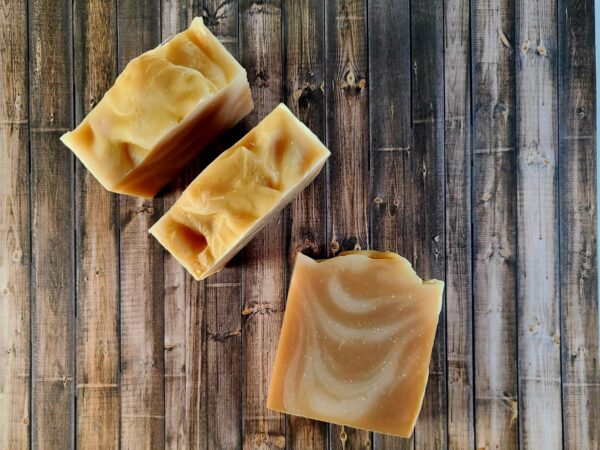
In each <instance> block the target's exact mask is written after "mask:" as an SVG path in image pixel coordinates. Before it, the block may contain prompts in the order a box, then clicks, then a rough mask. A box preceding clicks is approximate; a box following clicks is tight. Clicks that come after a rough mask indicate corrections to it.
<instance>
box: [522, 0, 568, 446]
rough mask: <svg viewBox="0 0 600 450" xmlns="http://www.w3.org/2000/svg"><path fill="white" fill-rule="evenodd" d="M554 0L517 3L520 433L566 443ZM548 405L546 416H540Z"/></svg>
mask: <svg viewBox="0 0 600 450" xmlns="http://www.w3.org/2000/svg"><path fill="white" fill-rule="evenodd" d="M548 11H556V1H555V0H542V1H539V2H528V1H526V0H517V1H516V27H515V28H516V32H515V51H516V55H517V56H516V93H517V96H516V117H517V127H516V132H517V136H516V148H517V229H518V237H517V242H518V251H517V254H518V259H517V267H518V288H517V292H518V298H517V301H518V308H517V315H518V336H519V342H518V353H519V354H518V358H519V412H520V414H519V418H520V423H519V439H520V445H521V447H522V448H532V447H542V448H544V449H556V448H561V447H562V426H561V425H562V417H561V391H560V323H559V306H560V305H559V298H558V294H559V293H558V220H557V219H558V205H557V194H558V190H557V188H558V183H557V181H558V179H557V171H556V164H557V141H558V116H557V112H558V111H557V71H556V69H557V65H556V58H557V35H556V33H557V23H556V15H555V14H548ZM540 411H544V414H540Z"/></svg>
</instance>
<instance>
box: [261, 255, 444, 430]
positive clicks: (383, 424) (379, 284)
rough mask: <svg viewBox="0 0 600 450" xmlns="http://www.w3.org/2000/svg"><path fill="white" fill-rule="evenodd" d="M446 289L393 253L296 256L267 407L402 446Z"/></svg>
mask: <svg viewBox="0 0 600 450" xmlns="http://www.w3.org/2000/svg"><path fill="white" fill-rule="evenodd" d="M443 290H444V283H443V282H441V281H437V280H430V281H423V280H421V278H419V277H418V276H417V274H416V273H415V271H414V270H413V268H412V266H411V264H410V263H409V262H408V261H407V260H406V259H404V258H402V257H401V256H399V255H397V254H396V253H389V252H373V251H355V252H344V253H342V254H341V255H340V256H338V257H335V258H332V259H327V260H322V261H314V260H312V259H311V258H309V257H308V256H305V255H303V254H301V253H299V254H298V255H297V257H296V264H295V267H294V271H293V274H292V279H291V282H290V290H289V294H288V300H287V306H286V310H285V316H284V320H283V328H282V330H281V337H280V339H279V345H278V348H277V355H276V358H275V365H274V368H273V375H272V378H271V385H270V389H269V397H268V401H267V407H268V408H270V409H273V410H276V411H280V412H284V413H287V414H293V415H296V416H303V417H308V418H310V419H316V420H322V421H326V422H332V423H336V424H339V425H348V426H351V427H354V428H361V429H364V430H370V431H376V432H379V433H387V434H393V435H397V436H402V437H409V436H410V435H411V434H412V431H413V428H414V426H415V423H416V420H417V417H418V415H419V411H420V409H421V404H422V402H423V395H424V393H425V386H426V385H427V378H428V375H429V361H430V359H431V350H432V347H433V341H434V337H435V330H436V327H437V323H438V317H439V314H440V310H441V307H442V293H443Z"/></svg>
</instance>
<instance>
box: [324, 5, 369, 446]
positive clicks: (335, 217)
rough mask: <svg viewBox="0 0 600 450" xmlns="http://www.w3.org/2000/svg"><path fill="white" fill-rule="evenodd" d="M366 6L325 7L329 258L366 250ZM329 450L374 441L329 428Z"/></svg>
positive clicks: (355, 432)
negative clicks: (348, 252)
mask: <svg viewBox="0 0 600 450" xmlns="http://www.w3.org/2000/svg"><path fill="white" fill-rule="evenodd" d="M366 14H367V11H366V2H365V1H362V0H336V1H331V2H326V3H325V23H326V25H325V29H326V38H325V39H326V53H325V55H326V58H327V65H326V83H325V96H326V101H327V122H326V125H327V142H326V145H327V147H328V148H329V149H330V150H331V157H330V159H329V166H328V169H329V185H330V186H332V187H333V186H335V187H334V188H333V189H330V190H329V198H328V200H329V207H328V236H329V239H330V240H331V254H330V255H329V256H335V255H336V254H337V253H338V252H339V251H343V250H355V249H361V248H362V249H367V248H369V231H368V224H369V218H368V209H367V204H368V192H369V181H368V169H369V127H368V123H369V122H368V120H369V116H368V114H369V109H368V107H369V103H368V89H367V82H368V79H367V78H368V76H367V75H368V57H367V51H368V50H367V17H366ZM329 435H330V438H329V445H330V448H331V449H339V448H345V449H348V450H351V449H358V448H365V447H366V448H370V447H371V442H372V435H371V433H369V432H365V431H361V430H355V429H352V428H350V427H344V428H342V427H340V426H338V425H330V427H329Z"/></svg>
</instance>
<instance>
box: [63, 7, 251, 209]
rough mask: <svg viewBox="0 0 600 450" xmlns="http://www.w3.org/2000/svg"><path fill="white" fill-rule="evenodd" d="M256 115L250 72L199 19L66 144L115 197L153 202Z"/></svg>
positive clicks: (132, 66) (117, 88) (136, 62)
mask: <svg viewBox="0 0 600 450" xmlns="http://www.w3.org/2000/svg"><path fill="white" fill-rule="evenodd" d="M253 108H254V105H253V103H252V98H251V96H250V87H249V85H248V80H247V77H246V71H245V70H244V68H243V67H242V66H241V65H240V64H239V63H238V62H237V61H236V60H235V58H234V57H233V56H232V55H231V54H230V53H229V52H227V50H226V49H225V47H223V45H221V43H220V42H219V41H218V40H217V38H216V37H215V36H214V35H213V34H212V33H211V32H210V31H209V30H208V28H206V26H204V23H203V22H202V19H200V18H195V19H194V20H193V21H192V24H191V26H190V27H189V28H188V29H187V30H185V31H183V32H182V33H179V34H177V35H175V36H174V37H172V38H171V39H170V40H168V41H167V42H165V43H164V44H162V45H160V46H158V47H157V48H155V49H153V50H150V51H148V52H146V53H144V54H142V55H141V56H138V57H137V58H135V59H133V60H132V61H130V62H129V64H127V67H125V70H123V72H122V73H121V75H119V77H118V78H117V80H116V81H115V84H114V85H113V86H112V87H111V88H110V89H109V90H108V92H106V94H105V96H104V98H103V99H102V100H101V101H100V102H99V103H98V104H97V105H96V107H95V108H94V109H93V110H92V111H91V112H90V113H89V114H88V115H87V117H86V118H85V119H83V121H82V122H81V124H79V126H78V127H77V128H76V129H75V130H74V131H72V132H69V133H66V134H64V135H63V136H62V138H61V140H62V141H63V143H64V144H65V145H67V147H69V148H70V149H71V150H72V151H73V152H74V153H75V154H76V155H77V157H78V158H79V159H80V160H81V162H82V163H83V164H84V165H85V167H87V169H88V170H89V171H90V172H91V173H92V174H93V175H94V176H95V177H96V178H97V179H98V181H99V182H100V183H101V184H102V185H103V186H104V187H105V188H106V189H108V190H109V191H112V192H117V193H121V194H129V195H137V196H141V197H153V196H154V195H155V194H156V193H157V192H158V191H159V190H160V189H161V188H162V187H164V186H165V185H166V184H167V183H168V182H169V181H170V180H172V179H173V178H174V177H175V176H176V175H177V173H178V172H179V171H181V169H182V168H183V167H185V166H186V164H188V163H189V162H190V161H191V160H192V159H193V158H194V157H196V156H197V155H198V153H199V152H200V151H201V150H202V149H203V148H204V147H205V146H206V145H207V144H208V143H209V142H210V141H211V140H212V139H214V138H215V137H216V136H217V135H218V134H220V133H222V132H223V131H225V130H227V129H229V128H231V127H232V126H233V125H235V124H236V123H237V122H239V121H240V120H241V119H242V118H243V117H244V116H246V115H247V114H248V113H249V112H250V111H252V109H253Z"/></svg>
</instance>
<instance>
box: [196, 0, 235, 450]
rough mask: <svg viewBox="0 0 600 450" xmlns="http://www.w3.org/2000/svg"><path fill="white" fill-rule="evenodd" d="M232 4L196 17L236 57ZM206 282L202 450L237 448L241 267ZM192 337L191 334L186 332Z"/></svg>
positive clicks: (215, 4)
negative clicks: (204, 443) (205, 440)
mask: <svg viewBox="0 0 600 450" xmlns="http://www.w3.org/2000/svg"><path fill="white" fill-rule="evenodd" d="M238 15H239V5H238V2H237V1H235V0H234V1H232V0H229V1H227V2H223V1H222V0H211V1H206V2H204V3H203V4H202V17H203V18H204V20H205V22H206V24H207V26H208V27H209V28H210V29H211V31H212V32H213V33H214V34H215V36H217V38H218V39H219V40H220V41H221V42H222V43H223V44H224V45H225V47H227V50H228V51H229V52H230V53H231V54H232V55H234V56H235V57H236V58H239V51H238V42H239V40H238V35H239V33H238V17H239V16H238ZM243 131H244V130H243V129H242V127H236V128H234V129H233V130H231V131H229V132H228V133H224V135H223V136H222V137H221V138H220V139H219V140H218V141H217V142H215V143H214V144H213V145H212V146H211V147H212V148H211V149H210V152H207V155H205V158H203V159H204V162H206V163H209V162H210V161H211V160H212V159H213V158H214V157H215V156H216V155H218V153H220V152H221V151H223V150H226V149H227V148H229V147H231V145H233V144H234V143H235V142H236V141H237V140H238V139H239V138H241V136H242V135H243ZM228 266H229V267H226V268H225V269H223V270H222V271H221V272H219V273H217V274H215V275H214V276H212V277H210V279H209V280H207V281H206V284H205V286H206V336H207V337H206V367H207V373H206V382H207V385H208V386H210V387H211V388H209V389H208V390H207V399H206V407H205V409H206V410H207V428H206V434H207V437H208V443H207V445H208V447H207V448H223V449H229V448H231V449H234V448H236V449H237V448H241V447H242V388H243V378H242V369H243V368H242V333H241V327H242V314H241V310H242V287H241V277H242V268H241V266H240V264H239V262H238V259H234V260H233V261H232V262H230V263H229V264H228ZM192 332H193V330H192Z"/></svg>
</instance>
